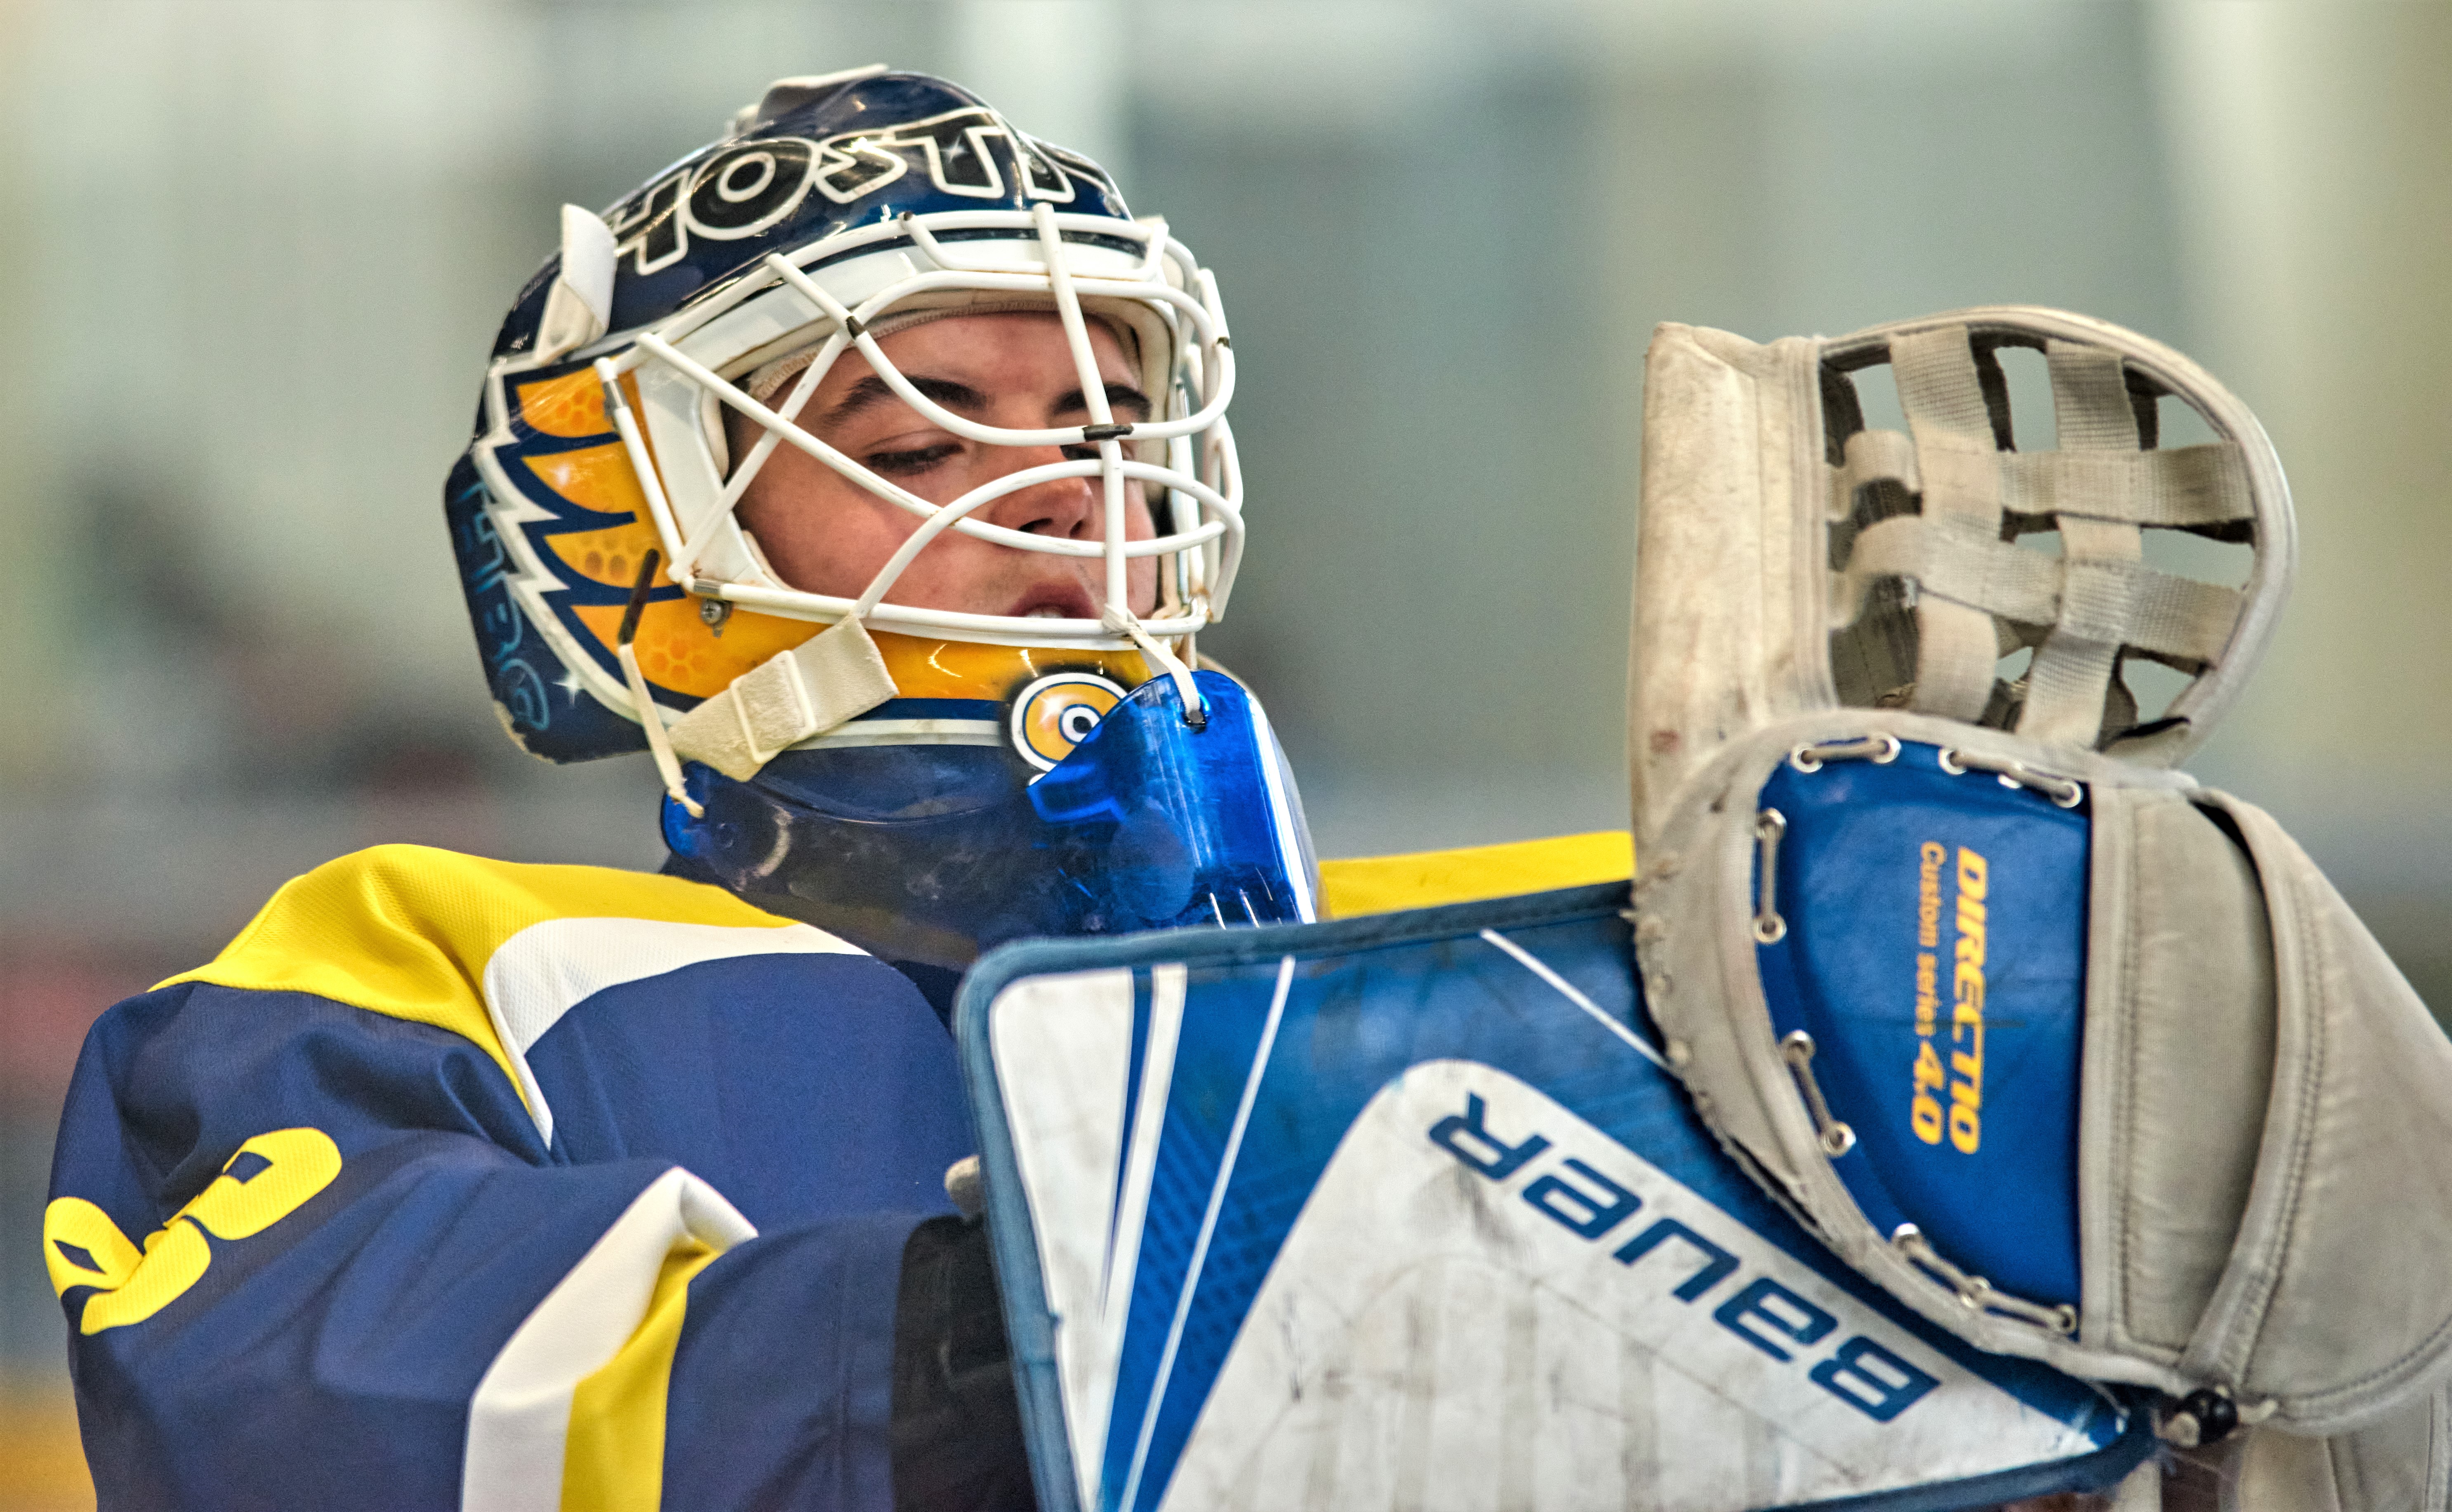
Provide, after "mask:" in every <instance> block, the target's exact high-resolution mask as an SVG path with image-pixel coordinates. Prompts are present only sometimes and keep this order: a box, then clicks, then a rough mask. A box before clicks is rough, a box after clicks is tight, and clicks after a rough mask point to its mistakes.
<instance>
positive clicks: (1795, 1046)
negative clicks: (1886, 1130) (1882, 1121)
mask: <svg viewBox="0 0 2452 1512" xmlns="http://www.w3.org/2000/svg"><path fill="white" fill-rule="evenodd" d="M1779 1054H1780V1059H1782V1060H1784V1061H1786V1062H1788V1074H1789V1075H1790V1077H1791V1078H1792V1079H1793V1080H1794V1081H1795V1083H1796V1090H1797V1091H1798V1093H1799V1094H1800V1095H1802V1096H1803V1097H1804V1099H1805V1110H1806V1112H1807V1113H1809V1114H1810V1115H1811V1117H1812V1119H1813V1132H1814V1134H1815V1136H1816V1137H1817V1138H1818V1139H1819V1140H1820V1141H1821V1144H1822V1152H1823V1153H1824V1154H1826V1155H1828V1156H1829V1157H1830V1158H1831V1159H1832V1160H1837V1159H1838V1158H1839V1157H1840V1156H1842V1155H1844V1154H1846V1153H1848V1151H1849V1150H1851V1149H1855V1148H1856V1131H1855V1130H1854V1129H1850V1128H1849V1127H1848V1126H1847V1125H1846V1124H1843V1123H1841V1122H1840V1121H1839V1120H1838V1118H1837V1117H1836V1116H1834V1115H1833V1114H1832V1113H1831V1111H1830V1104H1829V1102H1828V1101H1826V1100H1825V1099H1824V1098H1823V1096H1822V1084H1821V1083H1819V1082H1817V1081H1815V1080H1814V1079H1813V1036H1812V1035H1810V1034H1809V1033H1807V1032H1806V1031H1803V1030H1801V1029H1799V1030H1790V1031H1789V1032H1788V1034H1787V1035H1786V1037H1784V1038H1782V1039H1781V1040H1780V1042H1779Z"/></svg>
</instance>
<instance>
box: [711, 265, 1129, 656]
mask: <svg viewBox="0 0 2452 1512" xmlns="http://www.w3.org/2000/svg"><path fill="white" fill-rule="evenodd" d="M1088 330H1089V337H1090V345H1091V350H1092V353H1093V355H1094V356H1095V358H1096V360H1097V368H1098V374H1099V376H1100V378H1101V379H1102V380H1104V383H1105V387H1106V398H1107V403H1108V404H1109V406H1110V407H1111V408H1112V410H1113V411H1114V414H1115V418H1116V419H1117V421H1119V422H1134V423H1137V422H1143V421H1146V420H1148V419H1149V417H1150V410H1151V405H1150V402H1149V400H1148V398H1147V396H1145V395H1144V394H1142V392H1141V391H1140V385H1139V382H1138V379H1137V375H1136V373H1135V370H1134V367H1133V364H1132V363H1130V362H1128V361H1127V360H1126V358H1125V355H1124V351H1123V347H1122V344H1120V343H1119V342H1118V341H1117V338H1116V336H1115V334H1114V332H1113V331H1112V330H1110V329H1108V328H1107V327H1106V326H1105V325H1104V324H1099V323H1097V322H1092V323H1090V324H1089V326H1088ZM878 345H879V346H880V349H882V350H883V352H884V353H885V356H886V358H887V360H888V361H890V362H891V363H893V364H894V365H895V367H897V368H898V369H900V371H901V373H902V374H903V375H904V376H905V377H906V378H907V379H909V380H910V382H911V384H912V386H914V387H916V388H917V389H918V390H919V391H920V393H921V394H922V395H924V396H926V397H927V398H929V399H931V400H933V401H935V402H936V403H939V404H941V405H942V406H944V407H945V408H946V409H948V410H951V411H953V412H954V413H955V414H956V415H959V416H960V417H962V418H963V419H965V420H970V421H974V422H979V423H980V424H984V425H994V426H998V427H999V428H1003V429H1011V430H1043V429H1048V428H1053V427H1057V426H1065V425H1079V424H1082V423H1084V422H1085V421H1086V420H1087V418H1088V416H1089V413H1090V411H1089V406H1088V402H1087V400H1086V398H1085V396H1084V395H1083V394H1082V391H1081V381H1080V377H1079V372H1078V368H1077V367H1076V365H1075V363H1074V361H1073V356H1072V352H1071V349H1070V348H1069V346H1068V345H1067V344H1066V341H1065V336H1064V328H1063V324H1062V323H1061V322H1060V321H1059V320H1058V318H1057V317H1056V316H1055V315H1053V314H1044V315H1042V314H1035V313H1027V312H1020V313H1002V314H992V315H966V316H949V317H946V318H944V319H941V320H936V321H930V322H928V323H926V324H920V325H915V326H912V327H910V328H908V329H905V330H901V331H897V332H895V333H894V334H893V335H890V336H887V337H884V338H882V339H880V341H879V343H878ZM777 402H778V403H781V399H780V397H779V399H778V401H777ZM795 419H796V420H797V422H798V423H799V425H800V426H801V429H803V430H805V431H807V432H808V433H809V434H811V435H813V436H815V437H817V438H818V439H819V440H821V441H823V442H826V443H827V444H828V445H830V446H832V447H834V448H835V449H836V450H837V451H839V452H841V453H842V454H843V455H845V456H847V457H849V458H851V459H852V460H853V461H857V462H859V463H860V464H861V465H862V466H864V467H866V468H868V469H869V470H870V471H872V472H874V473H876V474H878V475H879V476H880V477H882V478H885V479H887V480H889V481H892V482H894V483H897V484H899V485H900V486H901V487H903V488H905V489H908V490H909V491H910V492H912V493H914V494H916V495H918V496H920V498H922V499H925V500H927V501H930V502H932V503H939V504H942V503H950V502H952V501H954V500H957V499H959V498H960V497H961V496H962V495H964V494H966V493H968V492H970V491H971V490H973V489H975V488H978V487H979V486H980V485H982V484H985V483H990V482H993V481H996V480H998V479H999V478H1004V477H1007V476H1009V475H1011V474H1014V473H1017V472H1019V471H1021V470H1022V469H1024V468H1030V467H1038V466H1043V465H1045V464H1047V463H1049V462H1057V461H1066V460H1072V459H1079V458H1095V457H1096V456H1097V451H1096V448H1092V447H1082V446H1071V447H1064V446H1053V445H1050V446H1000V445H995V444H991V443H988V442H978V441H972V440H968V439H966V438H964V437H961V436H958V435H956V434H954V433H953V432H951V431H949V430H946V429H945V428H943V427H942V426H940V425H939V424H937V423H935V422H932V421H931V420H929V419H928V418H927V417H926V416H924V415H922V414H920V412H919V411H918V410H916V409H914V408H912V407H911V406H910V405H909V404H907V403H904V402H903V401H902V400H901V399H900V398H898V397H896V395H895V394H894V393H893V391H892V390H891V389H890V388H888V387H887V386H886V384H885V383H884V381H883V380H881V379H880V378H879V377H878V376H877V375H876V373H875V372H874V370H872V369H871V367H870V366H869V364H868V362H867V361H866V359H864V358H863V357H861V356H860V353H859V352H858V351H857V350H854V351H848V352H845V353H844V354H843V355H842V357H841V358H840V360H838V361H837V362H836V363H834V365H833V366H832V367H831V368H830V369H829V370H828V371H827V373H826V375H825V377H824V378H823V379H821V381H820V382H819V383H818V386H817V388H816V390H815V391H814V392H813V393H812V394H811V395H810V396H809V399H808V401H807V403H805V404H804V405H802V407H801V411H800V413H799V414H798V416H797V417H795ZM759 435H760V431H759V427H758V426H757V425H756V424H755V423H754V422H747V421H744V420H742V418H740V417H739V416H737V415H734V416H732V417H730V420H729V423H728V434H727V440H728V441H729V442H730V446H731V451H732V455H733V456H734V457H736V458H741V457H745V456H746V455H747V454H748V453H749V451H750V448H751V447H752V446H754V445H755V444H756V442H757V440H758V437H759ZM1125 490H1126V498H1125V502H1126V509H1125V529H1124V535H1125V539H1127V540H1149V539H1151V538H1152V537H1153V536H1154V535H1156V533H1157V532H1156V529H1155V527H1154V524H1153V522H1152V520H1151V517H1150V511H1149V506H1148V503H1147V501H1145V499H1144V497H1143V494H1142V489H1141V485H1140V483H1139V482H1137V481H1132V482H1128V483H1127V484H1126V485H1125ZM739 518H740V520H741V522H742V525H743V526H745V527H746V528H747V529H748V531H749V532H750V534H752V535H753V536H755V537H756V538H757V540H758V544H759V547H760V549H761V550H762V551H763V552H764V554H765V556H766V560H767V562H768V564H769V565H770V566H771V567H772V568H773V569H774V571H775V573H776V575H777V576H778V577H780V578H781V579H783V580H784V581H785V582H787V583H789V584H790V585H791V586H793V587H795V588H798V589H801V590H802V591H804V592H809V593H821V594H832V595H839V596H840V597H843V598H857V597H858V596H859V595H860V591H861V590H862V589H863V588H865V587H866V586H867V585H868V583H869V581H870V579H873V578H874V577H875V576H876V575H877V573H878V571H879V569H880V568H881V567H883V566H884V565H885V563H886V560H887V559H889V558H890V557H892V556H893V555H894V553H895V551H896V549H897V548H898V547H900V545H901V544H902V543H903V542H904V541H905V540H908V539H909V538H910V536H911V534H912V532H913V531H914V530H916V529H918V528H919V525H920V519H919V517H918V516H916V515H913V514H911V513H910V512H909V511H907V510H905V509H902V508H900V507H898V506H896V505H895V504H893V503H891V502H889V501H886V500H883V499H880V498H879V497H878V496H877V495H876V494H874V493H872V492H870V491H868V490H867V489H863V488H861V487H860V486H858V485H856V484H854V483H853V482H851V481H849V480H847V479H845V478H844V477H842V476H841V475H840V473H838V472H836V471H835V470H834V469H832V468H830V467H828V466H827V465H826V464H825V463H823V462H821V461H818V460H817V459H815V458H813V457H811V456H809V455H808V454H806V453H804V452H801V451H798V450H795V449H793V448H791V447H780V448H777V449H775V451H774V452H773V454H772V455H771V456H770V457H768V458H767V459H766V461H765V465H764V466H763V467H762V468H761V470H760V471H759V473H758V475H757V477H756V478H755V479H753V480H752V481H751V482H750V484H749V486H748V488H747V489H746V490H745V491H744V492H743V493H742V498H741V503H740V507H739ZM974 518H976V519H978V520H981V521H983V522H985V523H988V524H994V525H1001V526H1003V527H1005V528H1007V529H1010V530H1017V531H1020V532H1023V533H1025V534H1029V535H1045V536H1049V537H1054V538H1059V539H1066V540H1082V541H1095V540H1103V539H1105V535H1106V531H1105V519H1106V516H1105V510H1104V509H1103V508H1102V507H1101V502H1100V493H1099V482H1098V480H1097V479H1096V478H1058V479H1053V480H1050V481H1045V482H1041V483H1038V484H1035V485H1032V486H1030V487H1026V488H1021V489H1018V490H1017V491H1015V492H1013V493H1010V494H1006V495H1004V496H1002V497H1001V498H999V499H996V500H994V501H990V502H989V503H988V504H986V505H985V506H983V507H982V508H980V509H979V511H978V513H977V515H976V516H975V517H974ZM1126 582H1127V589H1128V592H1129V596H1130V599H1131V602H1130V603H1129V604H1128V605H1127V606H1126V607H1128V608H1130V609H1131V610H1132V611H1133V612H1134V613H1135V614H1139V615H1147V614H1149V613H1150V612H1151V611H1152V610H1153V609H1154V608H1155V607H1156V605H1157V560H1156V559H1154V558H1149V557H1141V558H1137V559H1135V560H1133V561H1132V562H1131V563H1130V567H1129V573H1128V577H1127V579H1126ZM1103 598H1104V591H1103V580H1102V578H1101V575H1100V563H1099V560H1098V559H1097V558H1095V557H1050V556H1044V555H1041V554H1039V553H1037V552H1029V551H1018V550H1015V549H1013V548H1010V547H1006V546H1001V545H999V544H997V543H995V542H994V541H989V540H978V539H976V538H974V537H972V536H968V535H964V534H961V533H959V532H951V531H949V532H946V533H945V534H943V535H941V536H939V538H938V539H937V540H935V541H933V542H931V543H930V544H929V545H928V546H927V547H926V548H925V549H924V550H922V551H921V552H920V555H919V556H918V557H917V558H916V559H914V560H912V562H911V564H910V566H909V567H908V569H906V570H905V571H904V572H903V574H902V576H901V577H900V579H897V580H896V581H895V584H894V586H893V588H892V590H891V591H889V592H888V593H887V595H886V599H887V600H888V601H890V602H893V603H899V604H909V605H912V606H914V607H917V608H927V609H951V610H958V611H962V612H965V613H972V614H990V615H1016V616H1038V617H1048V618H1058V619H1097V618H1098V615H1099V611H1100V609H1101V607H1102V606H1103V605H1102V599H1103Z"/></svg>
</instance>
